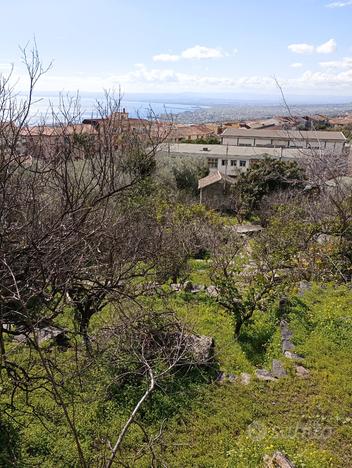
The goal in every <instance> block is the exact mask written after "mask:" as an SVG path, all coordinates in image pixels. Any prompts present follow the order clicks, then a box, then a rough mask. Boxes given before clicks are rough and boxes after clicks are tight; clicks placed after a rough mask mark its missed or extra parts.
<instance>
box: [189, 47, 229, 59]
mask: <svg viewBox="0 0 352 468" xmlns="http://www.w3.org/2000/svg"><path fill="white" fill-rule="evenodd" d="M224 55H225V54H224V52H223V51H222V50H221V49H219V48H213V47H204V46H200V45H196V46H194V47H190V48H189V49H185V50H184V51H183V52H181V57H182V58H184V59H191V60H192V59H197V60H199V59H209V58H211V59H213V58H222V57H224Z"/></svg>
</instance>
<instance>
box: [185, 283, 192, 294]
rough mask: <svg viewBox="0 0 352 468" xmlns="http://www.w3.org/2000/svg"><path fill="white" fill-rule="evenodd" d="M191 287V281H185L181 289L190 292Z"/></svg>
mask: <svg viewBox="0 0 352 468" xmlns="http://www.w3.org/2000/svg"><path fill="white" fill-rule="evenodd" d="M192 289H193V284H192V281H185V282H184V283H183V290H184V291H185V292H192Z"/></svg>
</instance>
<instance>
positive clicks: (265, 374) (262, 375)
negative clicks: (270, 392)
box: [255, 369, 276, 382]
mask: <svg viewBox="0 0 352 468" xmlns="http://www.w3.org/2000/svg"><path fill="white" fill-rule="evenodd" d="M255 375H256V377H257V379H259V380H264V381H266V382H269V381H273V380H276V379H275V377H274V376H273V374H272V373H271V372H269V371H267V370H265V369H257V370H256V371H255Z"/></svg>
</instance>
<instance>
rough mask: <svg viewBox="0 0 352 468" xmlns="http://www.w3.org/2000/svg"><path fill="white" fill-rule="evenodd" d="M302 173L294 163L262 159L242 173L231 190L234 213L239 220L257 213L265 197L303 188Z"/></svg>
mask: <svg viewBox="0 0 352 468" xmlns="http://www.w3.org/2000/svg"><path fill="white" fill-rule="evenodd" d="M303 183H304V171H303V169H301V168H300V167H299V165H298V164H297V163H296V162H295V161H282V160H278V159H271V158H264V159H263V160H261V161H258V162H255V163H254V164H253V165H251V167H250V168H249V170H248V171H247V172H244V173H242V174H241V175H240V176H239V178H238V181H237V183H236V185H235V186H234V188H233V192H234V194H233V199H234V205H235V211H236V214H237V216H238V217H239V218H240V219H244V218H247V217H249V216H250V215H252V214H253V213H255V212H257V211H258V209H259V207H260V202H261V200H262V199H263V197H264V196H265V195H268V194H270V193H273V192H278V191H282V190H285V189H288V188H290V189H299V188H302V187H303Z"/></svg>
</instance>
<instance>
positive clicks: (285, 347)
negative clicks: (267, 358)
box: [281, 340, 295, 353]
mask: <svg viewBox="0 0 352 468" xmlns="http://www.w3.org/2000/svg"><path fill="white" fill-rule="evenodd" d="M281 346H282V352H283V353H285V352H286V351H292V350H293V349H294V348H295V345H294V344H293V343H292V341H290V340H283V341H282V345H281Z"/></svg>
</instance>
